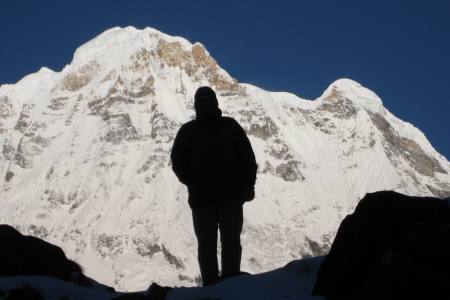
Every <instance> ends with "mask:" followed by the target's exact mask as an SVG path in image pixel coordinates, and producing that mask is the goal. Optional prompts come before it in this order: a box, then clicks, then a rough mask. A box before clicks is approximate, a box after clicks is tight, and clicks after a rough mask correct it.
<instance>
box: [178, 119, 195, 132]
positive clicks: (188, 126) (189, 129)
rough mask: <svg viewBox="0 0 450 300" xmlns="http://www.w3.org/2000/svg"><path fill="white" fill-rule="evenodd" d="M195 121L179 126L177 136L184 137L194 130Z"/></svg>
mask: <svg viewBox="0 0 450 300" xmlns="http://www.w3.org/2000/svg"><path fill="white" fill-rule="evenodd" d="M196 123H197V122H196V121H195V119H193V120H190V121H187V122H186V123H184V124H183V125H181V127H180V129H178V134H182V135H186V134H189V133H190V132H192V131H193V130H195V127H196Z"/></svg>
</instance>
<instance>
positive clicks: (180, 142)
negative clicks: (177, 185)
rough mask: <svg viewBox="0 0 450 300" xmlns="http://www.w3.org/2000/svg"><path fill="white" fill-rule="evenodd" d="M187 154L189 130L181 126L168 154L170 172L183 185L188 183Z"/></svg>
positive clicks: (188, 149) (188, 150)
mask: <svg viewBox="0 0 450 300" xmlns="http://www.w3.org/2000/svg"><path fill="white" fill-rule="evenodd" d="M189 153H190V138H189V130H188V128H186V126H184V125H183V126H181V128H180V129H179V130H178V133H177V135H176V137H175V140H174V142H173V146H172V152H171V153H170V159H171V160H172V170H173V171H174V173H175V175H176V176H177V177H178V180H180V181H181V182H182V183H184V184H185V185H187V184H188V182H189V161H188V159H189Z"/></svg>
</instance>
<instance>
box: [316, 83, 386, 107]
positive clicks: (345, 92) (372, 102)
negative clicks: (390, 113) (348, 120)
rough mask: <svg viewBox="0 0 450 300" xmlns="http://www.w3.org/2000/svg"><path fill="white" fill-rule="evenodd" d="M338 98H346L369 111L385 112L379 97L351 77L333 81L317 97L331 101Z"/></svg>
mask: <svg viewBox="0 0 450 300" xmlns="http://www.w3.org/2000/svg"><path fill="white" fill-rule="evenodd" d="M340 98H345V99H348V100H350V101H351V102H352V103H353V104H354V105H355V106H356V107H361V108H364V109H366V110H368V111H370V112H373V113H379V114H381V115H384V114H385V111H384V106H383V102H382V101H381V99H380V97H378V95H377V94H375V93H374V92H372V91H371V90H369V89H368V88H366V87H364V86H362V85H361V84H360V83H358V82H356V81H354V80H352V79H348V78H341V79H338V80H336V81H334V82H333V83H332V84H330V86H329V87H328V88H327V89H326V90H325V92H324V93H323V94H322V96H320V98H319V99H322V100H324V101H331V102H333V101H335V100H337V99H340Z"/></svg>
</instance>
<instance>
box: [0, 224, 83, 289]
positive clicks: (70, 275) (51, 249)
mask: <svg viewBox="0 0 450 300" xmlns="http://www.w3.org/2000/svg"><path fill="white" fill-rule="evenodd" d="M0 245H1V247H0V276H16V275H44V276H50V277H56V278H59V279H62V280H66V281H77V282H78V283H85V284H88V281H85V277H84V275H83V273H82V270H81V267H80V266H79V265H78V264H77V263H75V262H73V261H71V260H70V259H68V258H67V257H66V255H65V254H64V252H63V251H62V250H61V248H59V247H57V246H55V245H52V244H50V243H48V242H46V241H43V240H41V239H38V238H36V237H32V236H25V235H22V234H21V233H20V232H18V231H17V230H16V229H14V228H13V227H11V226H9V225H0Z"/></svg>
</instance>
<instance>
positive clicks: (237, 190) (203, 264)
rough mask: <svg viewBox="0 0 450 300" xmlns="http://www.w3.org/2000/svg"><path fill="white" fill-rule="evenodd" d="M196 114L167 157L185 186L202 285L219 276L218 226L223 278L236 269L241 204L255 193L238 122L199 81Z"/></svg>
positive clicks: (253, 170)
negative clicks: (225, 112)
mask: <svg viewBox="0 0 450 300" xmlns="http://www.w3.org/2000/svg"><path fill="white" fill-rule="evenodd" d="M194 99H195V101H194V108H195V113H196V118H195V119H194V120H191V121H189V122H187V123H185V124H184V125H183V126H181V128H180V130H179V131H178V133H177V136H176V138H175V141H174V144H173V148H172V153H171V159H172V168H173V171H174V172H175V174H176V175H177V177H178V179H179V180H180V181H181V182H182V183H184V184H185V185H186V186H187V188H188V191H189V198H188V202H189V205H190V207H191V209H192V217H193V223H194V231H195V235H196V236H197V241H198V261H199V264H200V272H201V275H202V281H203V285H210V284H214V283H215V282H217V281H218V279H219V270H218V263H217V229H219V230H220V240H221V244H222V253H221V255H222V278H226V277H230V276H233V275H237V274H239V273H240V264H241V252H242V248H241V242H240V234H241V231H242V223H243V215H242V206H243V204H244V202H245V201H250V200H252V199H253V198H254V196H255V191H254V186H255V181H256V161H255V155H254V153H253V149H252V146H251V145H250V141H249V140H248V138H247V136H246V134H245V131H244V130H243V129H242V127H241V126H240V125H239V123H238V122H237V121H236V120H234V119H233V118H230V117H222V111H221V110H220V109H219V105H218V102H217V98H216V94H215V92H214V91H213V90H212V89H211V88H210V87H206V86H205V87H200V88H199V89H198V90H197V92H196V93H195V96H194Z"/></svg>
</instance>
